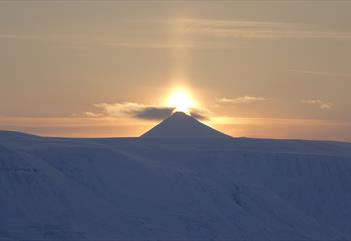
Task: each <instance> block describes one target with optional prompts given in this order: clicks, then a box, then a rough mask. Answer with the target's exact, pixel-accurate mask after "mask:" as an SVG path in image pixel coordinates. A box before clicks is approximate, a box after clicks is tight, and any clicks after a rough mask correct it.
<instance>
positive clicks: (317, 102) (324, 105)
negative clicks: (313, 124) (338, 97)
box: [301, 99, 333, 110]
mask: <svg viewBox="0 0 351 241" xmlns="http://www.w3.org/2000/svg"><path fill="white" fill-rule="evenodd" d="M301 103H304V104H310V105H317V106H319V108H321V109H322V110H329V109H331V108H332V105H333V104H332V103H330V102H325V101H322V100H319V99H310V100H301Z"/></svg>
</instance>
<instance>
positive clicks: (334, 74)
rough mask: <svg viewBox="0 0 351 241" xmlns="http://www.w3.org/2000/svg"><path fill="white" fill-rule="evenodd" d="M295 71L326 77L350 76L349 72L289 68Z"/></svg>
mask: <svg viewBox="0 0 351 241" xmlns="http://www.w3.org/2000/svg"><path fill="white" fill-rule="evenodd" d="M289 71H291V72H295V73H301V74H309V75H319V76H326V77H351V72H325V71H311V70H303V69H291V70H289Z"/></svg>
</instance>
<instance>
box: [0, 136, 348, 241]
mask: <svg viewBox="0 0 351 241" xmlns="http://www.w3.org/2000/svg"><path fill="white" fill-rule="evenodd" d="M0 207H1V213H0V240H1V239H3V240H28V239H32V240H39V239H40V240H41V239H44V240H80V239H83V240H84V239H91V240H104V239H105V240H150V239H158V240H350V239H351V222H350V220H351V144H350V143H338V142H318V141H282V140H281V141H279V140H255V139H244V138H243V139H218V140H216V139H191V138H190V139H189V138H187V139H181V138H180V139H179V138H178V139H152V138H151V139H146V138H145V139H140V138H139V139H138V138H134V139H133V138H120V139H118V138H114V139H63V138H42V137H37V136H31V135H26V134H21V133H15V132H0Z"/></svg>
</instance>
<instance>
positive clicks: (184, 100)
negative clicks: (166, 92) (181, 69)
mask: <svg viewBox="0 0 351 241" xmlns="http://www.w3.org/2000/svg"><path fill="white" fill-rule="evenodd" d="M168 106H169V107H172V108H175V110H174V111H181V112H184V113H187V114H190V109H191V108H192V107H194V101H193V99H192V98H191V96H190V94H189V93H188V91H186V90H185V89H176V90H174V91H173V92H172V93H171V95H170V96H169V98H168Z"/></svg>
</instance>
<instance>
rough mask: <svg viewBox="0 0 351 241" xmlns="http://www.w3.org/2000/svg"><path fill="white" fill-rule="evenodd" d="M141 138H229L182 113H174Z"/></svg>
mask: <svg viewBox="0 0 351 241" xmlns="http://www.w3.org/2000/svg"><path fill="white" fill-rule="evenodd" d="M141 138H230V136H228V135H226V134H223V133H221V132H219V131H217V130H215V129H213V128H211V127H209V126H207V125H205V124H203V123H201V122H200V121H198V120H197V119H195V118H194V117H192V116H190V115H188V114H186V113H184V112H180V111H177V112H174V113H173V114H172V115H171V116H169V117H168V118H166V119H165V120H163V121H162V122H161V123H159V124H158V125H156V126H154V127H153V128H151V129H150V130H149V131H147V132H146V133H144V134H143V135H142V136H141Z"/></svg>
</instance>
